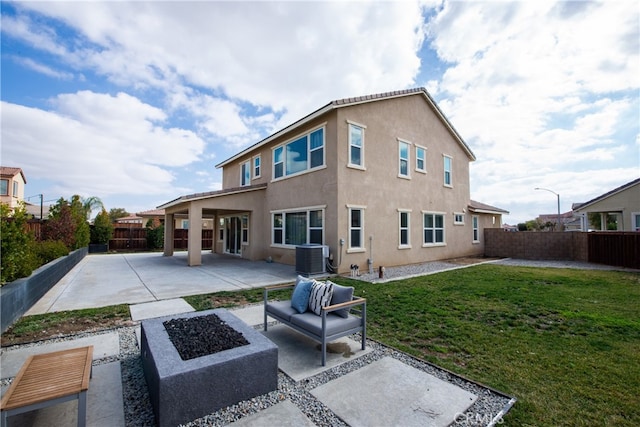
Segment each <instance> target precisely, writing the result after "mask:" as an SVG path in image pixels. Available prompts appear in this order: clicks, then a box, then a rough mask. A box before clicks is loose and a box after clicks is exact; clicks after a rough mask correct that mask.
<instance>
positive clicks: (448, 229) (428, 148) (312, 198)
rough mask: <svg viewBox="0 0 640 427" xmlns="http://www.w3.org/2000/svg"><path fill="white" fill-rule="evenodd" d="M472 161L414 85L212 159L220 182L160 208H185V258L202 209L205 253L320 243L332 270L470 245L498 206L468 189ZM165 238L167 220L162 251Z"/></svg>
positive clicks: (270, 252)
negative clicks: (208, 235)
mask: <svg viewBox="0 0 640 427" xmlns="http://www.w3.org/2000/svg"><path fill="white" fill-rule="evenodd" d="M474 160H475V156H474V154H473V152H472V151H471V149H470V148H469V147H468V146H467V144H466V143H465V142H464V140H463V139H462V137H461V136H460V135H459V134H458V132H457V131H456V130H455V129H454V127H453V126H452V125H451V123H449V121H448V120H447V119H446V117H445V116H444V114H443V113H442V112H441V111H440V109H439V108H438V106H437V105H436V104H435V102H434V100H433V99H432V98H431V96H430V95H429V94H428V93H427V91H426V90H425V89H423V88H418V89H411V90H402V91H397V92H390V93H384V94H378V95H370V96H363V97H358V98H349V99H342V100H337V101H333V102H330V103H329V104H327V105H325V106H324V107H322V108H320V109H318V110H316V111H314V112H312V113H311V114H309V115H307V116H305V117H303V118H302V119H300V120H298V121H297V122H295V123H293V124H291V125H290V126H288V127H286V128H284V129H282V130H280V131H278V132H276V133H274V134H272V135H270V136H269V137H267V138H265V139H263V140H262V141H260V142H258V143H256V144H254V145H252V146H251V147H249V148H247V149H245V150H244V151H242V152H240V153H238V154H236V155H234V156H233V157H231V158H229V159H227V160H225V161H223V162H222V163H220V164H218V165H217V167H218V168H222V175H223V186H222V190H220V191H214V192H207V193H199V194H191V195H187V196H182V197H180V198H177V199H175V200H173V201H170V202H168V203H165V204H164V205H162V206H159V208H161V209H165V224H174V216H176V215H179V214H187V215H188V218H189V223H190V224H191V228H190V230H189V233H190V234H189V246H188V250H189V254H188V263H189V265H199V264H200V263H201V261H202V258H201V256H202V251H201V250H202V248H201V243H200V238H199V236H200V234H201V229H200V226H199V224H202V218H213V219H214V224H215V229H216V230H215V234H214V235H215V238H216V242H215V243H214V252H218V253H227V254H235V255H239V256H242V257H244V258H247V259H251V260H259V259H267V258H270V259H273V260H274V261H276V262H282V263H286V264H295V263H296V247H297V246H299V245H303V244H321V245H325V246H327V247H328V252H329V253H330V263H331V265H332V266H333V267H334V268H335V271H337V272H340V273H344V272H348V271H349V269H350V266H351V265H352V264H357V265H359V266H360V268H361V269H367V268H369V266H371V267H373V268H376V269H377V268H378V266H396V265H404V264H413V263H419V262H425V261H432V260H441V259H448V258H455V257H462V256H469V255H481V254H483V253H484V243H483V229H484V228H487V227H500V226H501V223H502V214H505V213H508V212H507V211H504V210H502V209H498V208H495V207H492V206H489V205H485V204H482V203H478V202H474V201H472V200H471V198H470V190H469V163H470V162H472V161H474ZM196 237H198V238H196ZM172 242H173V229H172V228H170V227H168V228H167V229H166V230H165V255H172V254H173V243H172Z"/></svg>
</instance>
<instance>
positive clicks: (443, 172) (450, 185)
mask: <svg viewBox="0 0 640 427" xmlns="http://www.w3.org/2000/svg"><path fill="white" fill-rule="evenodd" d="M445 158H447V159H449V160H450V162H449V164H450V165H451V169H450V170H449V181H450V182H449V183H448V184H447V181H446V173H447V171H446V169H445V168H444V159H445ZM442 185H444V186H445V187H447V188H453V157H451V156H449V155H448V154H443V155H442Z"/></svg>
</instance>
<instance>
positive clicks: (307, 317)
mask: <svg viewBox="0 0 640 427" xmlns="http://www.w3.org/2000/svg"><path fill="white" fill-rule="evenodd" d="M290 322H291V323H292V324H294V325H296V326H299V327H301V328H303V329H304V330H307V331H309V332H311V333H312V334H314V335H317V336H318V337H321V336H322V317H321V316H316V315H315V314H313V313H311V312H310V311H308V312H306V313H303V314H296V315H294V316H291V320H290ZM361 323H362V319H361V318H359V317H355V316H348V317H347V318H346V319H345V318H342V317H338V316H335V315H334V314H332V313H329V314H327V336H330V335H333V334H337V333H338V332H342V331H346V330H349V329H351V328H357V327H359V326H360V325H361Z"/></svg>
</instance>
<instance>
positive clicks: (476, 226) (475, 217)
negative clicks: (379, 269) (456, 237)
mask: <svg viewBox="0 0 640 427" xmlns="http://www.w3.org/2000/svg"><path fill="white" fill-rule="evenodd" d="M474 220H475V221H474ZM474 222H475V224H474ZM471 228H472V230H473V231H472V233H473V234H472V236H473V237H475V234H476V231H477V232H478V238H477V239H473V238H472V243H480V217H479V216H478V215H472V216H471Z"/></svg>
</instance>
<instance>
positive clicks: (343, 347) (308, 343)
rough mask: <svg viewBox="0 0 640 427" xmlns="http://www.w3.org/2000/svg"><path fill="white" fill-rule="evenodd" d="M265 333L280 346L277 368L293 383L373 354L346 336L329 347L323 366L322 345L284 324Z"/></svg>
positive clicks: (272, 327)
mask: <svg viewBox="0 0 640 427" xmlns="http://www.w3.org/2000/svg"><path fill="white" fill-rule="evenodd" d="M262 333H263V334H264V335H265V336H266V337H267V338H269V339H270V340H271V341H273V342H274V343H275V344H276V345H277V346H278V368H280V370H282V371H283V372H284V373H285V374H287V375H289V376H290V377H291V378H292V379H293V380H294V381H300V380H302V379H304V378H308V377H311V376H313V375H316V374H319V373H321V372H324V371H326V370H328V369H331V368H334V367H336V366H338V365H340V364H342V363H345V362H348V361H350V360H353V359H355V358H357V357H361V356H364V355H365V354H367V353H369V352H371V351H372V350H371V349H370V348H369V347H367V348H366V349H364V350H362V349H361V344H360V343H359V342H356V341H354V340H352V339H350V338H348V337H343V338H340V339H338V340H336V341H332V342H331V343H330V344H328V345H327V363H326V365H325V366H322V354H321V352H320V344H319V343H317V342H315V341H313V340H312V339H311V338H308V337H306V336H305V335H302V334H301V333H299V332H296V331H294V330H293V329H291V328H289V327H288V326H285V325H282V324H277V325H274V326H270V327H269V330H268V331H266V332H262Z"/></svg>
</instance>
